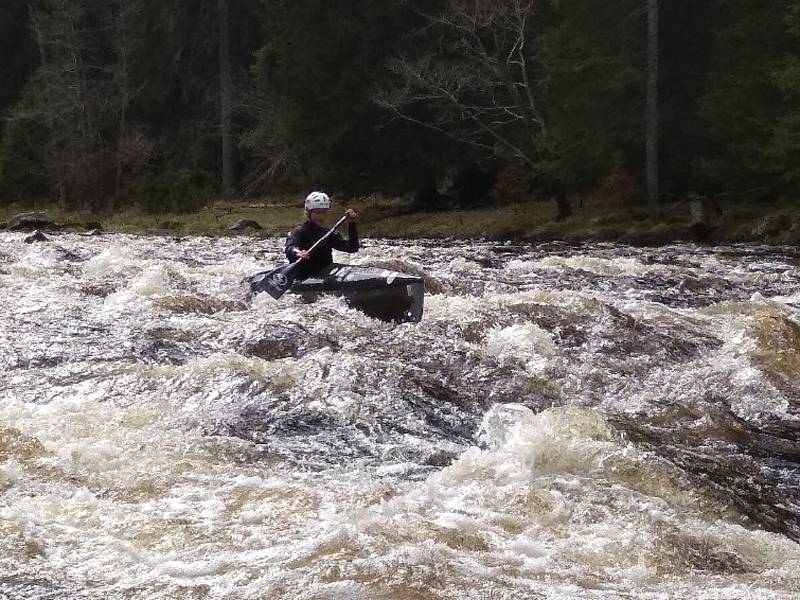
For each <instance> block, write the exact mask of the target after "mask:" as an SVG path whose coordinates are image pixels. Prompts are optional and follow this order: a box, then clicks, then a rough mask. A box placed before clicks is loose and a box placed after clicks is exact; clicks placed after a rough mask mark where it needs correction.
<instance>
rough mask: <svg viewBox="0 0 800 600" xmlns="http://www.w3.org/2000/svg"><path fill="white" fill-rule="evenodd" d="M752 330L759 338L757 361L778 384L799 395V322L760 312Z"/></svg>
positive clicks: (781, 387)
mask: <svg viewBox="0 0 800 600" xmlns="http://www.w3.org/2000/svg"><path fill="white" fill-rule="evenodd" d="M749 332H750V334H751V335H752V336H753V337H754V338H755V340H756V349H755V350H754V351H753V353H752V358H753V362H754V364H755V365H756V366H757V367H758V368H759V369H760V370H761V371H763V372H764V373H765V374H766V375H767V377H768V378H769V379H770V381H771V382H772V383H773V384H774V385H775V387H777V388H778V389H780V390H782V391H784V392H788V393H791V394H795V395H796V396H797V397H798V398H800V324H798V323H796V322H795V321H792V320H791V319H789V318H787V317H786V316H783V315H777V314H761V315H759V316H757V317H756V319H755V321H754V322H753V324H752V325H751V326H750V328H749Z"/></svg>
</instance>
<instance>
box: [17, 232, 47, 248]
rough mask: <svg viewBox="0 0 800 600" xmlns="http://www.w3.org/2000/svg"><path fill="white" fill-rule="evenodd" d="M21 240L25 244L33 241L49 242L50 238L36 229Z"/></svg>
mask: <svg viewBox="0 0 800 600" xmlns="http://www.w3.org/2000/svg"><path fill="white" fill-rule="evenodd" d="M22 241H23V242H25V243H26V244H33V243H34V242H49V241H50V238H48V237H47V236H46V235H45V234H43V233H42V232H41V231H39V230H38V229H37V230H35V231H34V232H33V233H32V234H30V235H29V236H26V237H25V239H24V240H22Z"/></svg>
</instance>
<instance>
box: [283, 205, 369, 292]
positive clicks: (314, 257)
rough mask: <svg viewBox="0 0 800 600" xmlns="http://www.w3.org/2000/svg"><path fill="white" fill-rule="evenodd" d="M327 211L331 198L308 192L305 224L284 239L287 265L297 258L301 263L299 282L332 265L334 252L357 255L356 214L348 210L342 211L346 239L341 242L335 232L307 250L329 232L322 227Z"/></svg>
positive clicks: (340, 238)
mask: <svg viewBox="0 0 800 600" xmlns="http://www.w3.org/2000/svg"><path fill="white" fill-rule="evenodd" d="M330 208H331V199H330V196H328V194H326V193H324V192H311V193H310V194H309V195H308V196H307V197H306V201H305V217H306V220H305V222H304V223H303V224H302V225H300V226H299V227H297V228H296V229H295V230H294V231H293V232H292V233H290V234H289V237H287V238H286V258H288V259H289V262H295V261H297V260H298V259H300V260H302V261H303V262H302V264H300V266H299V269H298V275H297V276H298V278H299V279H304V278H306V277H308V276H309V275H313V274H314V273H318V272H319V271H321V270H323V269H324V268H325V267H328V266H330V265H331V264H333V250H339V251H341V252H358V249H359V243H358V231H357V230H356V219H357V218H358V215H357V214H356V212H355V211H354V210H353V209H351V208H348V209H347V210H346V211H345V214H346V215H347V227H348V229H347V239H346V240H345V239H343V238H342V236H341V235H339V233H334V234H332V235H331V236H330V237H328V239H326V240H325V241H324V242H322V243H321V244H320V245H319V246H317V247H316V248H315V249H314V252H312V253H310V254H309V252H308V249H309V248H310V247H311V246H313V245H314V242H316V241H317V240H318V239H319V238H321V237H322V236H323V235H325V234H326V233H327V232H328V228H327V227H325V224H326V223H327V221H328V213H329V211H330Z"/></svg>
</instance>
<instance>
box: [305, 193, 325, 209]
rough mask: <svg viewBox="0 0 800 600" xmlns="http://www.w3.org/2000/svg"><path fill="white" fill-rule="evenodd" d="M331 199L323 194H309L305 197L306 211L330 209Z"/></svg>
mask: <svg viewBox="0 0 800 600" xmlns="http://www.w3.org/2000/svg"><path fill="white" fill-rule="evenodd" d="M330 207H331V198H330V196H328V194H326V193H325V192H311V193H310V194H309V195H308V196H306V210H317V209H320V208H330Z"/></svg>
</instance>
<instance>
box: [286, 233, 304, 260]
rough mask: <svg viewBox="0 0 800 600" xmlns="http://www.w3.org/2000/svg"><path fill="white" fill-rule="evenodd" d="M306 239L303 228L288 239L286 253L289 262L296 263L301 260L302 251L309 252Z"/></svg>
mask: <svg viewBox="0 0 800 600" xmlns="http://www.w3.org/2000/svg"><path fill="white" fill-rule="evenodd" d="M305 237H306V236H305V235H303V230H302V228H300V227H298V228H297V229H295V230H294V231H293V232H292V233H290V234H289V237H287V238H286V249H285V252H286V258H287V259H289V262H295V261H296V260H297V259H299V258H301V256H300V253H301V252H302V251H305V250H308V245H307V244H306V239H305Z"/></svg>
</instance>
